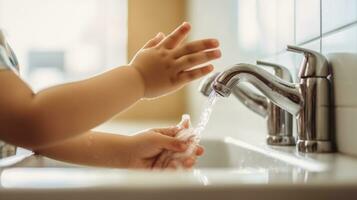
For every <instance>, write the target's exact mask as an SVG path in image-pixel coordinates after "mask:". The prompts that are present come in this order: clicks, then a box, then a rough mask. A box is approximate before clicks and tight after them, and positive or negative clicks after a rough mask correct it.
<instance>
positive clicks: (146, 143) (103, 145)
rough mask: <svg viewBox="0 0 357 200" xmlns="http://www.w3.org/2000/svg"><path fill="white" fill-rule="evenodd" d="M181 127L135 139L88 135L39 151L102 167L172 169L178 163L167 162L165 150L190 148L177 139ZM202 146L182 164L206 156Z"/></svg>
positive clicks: (146, 134)
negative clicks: (164, 156) (163, 156)
mask: <svg viewBox="0 0 357 200" xmlns="http://www.w3.org/2000/svg"><path fill="white" fill-rule="evenodd" d="M177 131H178V129H177V128H174V127H172V128H162V129H150V130H147V131H144V132H142V133H140V134H137V135H134V136H122V135H117V134H109V133H98V132H88V133H85V134H83V135H80V136H78V137H75V138H72V139H69V140H67V141H64V142H62V143H60V144H57V145H53V146H51V147H46V148H42V149H37V150H36V152H37V153H39V154H41V155H44V156H48V157H50V158H54V159H56V160H61V161H65V162H70V163H75V164H81V165H90V166H98V167H118V168H149V169H151V168H168V167H175V165H174V163H171V162H170V161H168V162H163V161H162V159H159V158H160V155H161V153H162V151H163V150H169V151H174V152H182V151H185V150H186V148H187V145H186V143H185V142H181V141H179V140H177V139H175V138H174V137H173V136H174V135H175V134H176V133H177ZM202 153H203V148H202V147H198V148H197V150H196V155H192V156H191V157H189V158H186V159H185V160H183V161H182V163H183V164H184V166H185V167H187V168H190V167H192V166H193V165H194V163H195V160H196V156H199V155H202Z"/></svg>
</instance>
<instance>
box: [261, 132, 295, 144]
mask: <svg viewBox="0 0 357 200" xmlns="http://www.w3.org/2000/svg"><path fill="white" fill-rule="evenodd" d="M266 141H267V144H268V145H274V146H294V145H295V138H294V136H287V135H268V136H267V138H266Z"/></svg>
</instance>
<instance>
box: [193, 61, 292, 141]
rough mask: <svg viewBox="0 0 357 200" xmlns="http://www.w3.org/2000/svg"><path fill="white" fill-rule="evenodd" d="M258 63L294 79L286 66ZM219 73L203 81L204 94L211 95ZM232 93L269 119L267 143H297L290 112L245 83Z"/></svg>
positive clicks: (233, 89) (202, 89)
mask: <svg viewBox="0 0 357 200" xmlns="http://www.w3.org/2000/svg"><path fill="white" fill-rule="evenodd" d="M257 64H259V65H263V66H268V67H271V68H273V69H274V73H275V74H276V75H277V76H278V77H280V78H282V79H284V80H286V81H289V82H291V81H292V78H291V75H290V72H289V70H288V69H286V68H285V67H284V66H281V65H276V64H273V63H268V62H263V61H258V62H257ZM218 75H219V73H215V74H213V75H211V76H209V77H208V78H206V79H205V80H204V81H202V82H201V86H200V91H201V93H202V94H203V95H205V96H209V94H210V93H211V92H212V90H213V88H212V84H213V82H214V80H215V79H216V77H217V76H218ZM232 93H233V95H234V96H235V97H236V98H237V99H238V100H239V101H240V102H241V103H243V104H244V105H245V106H246V107H248V108H249V109H250V110H252V111H253V112H255V113H257V114H259V115H260V116H262V117H264V118H266V119H267V128H268V135H267V138H266V141H267V144H269V145H277V146H290V145H295V138H294V137H293V132H292V115H291V114H290V113H288V112H286V111H284V110H282V109H281V108H279V107H278V106H276V105H275V104H273V103H272V102H271V101H270V100H269V99H268V98H266V97H265V96H263V95H260V94H257V93H256V92H254V91H252V90H251V89H250V88H249V87H247V86H246V85H244V84H237V85H235V86H234V87H233V88H232Z"/></svg>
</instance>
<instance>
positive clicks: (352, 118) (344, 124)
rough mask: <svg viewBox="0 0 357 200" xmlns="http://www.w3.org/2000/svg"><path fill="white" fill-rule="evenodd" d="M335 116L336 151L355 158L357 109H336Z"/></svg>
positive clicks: (356, 147) (356, 152) (356, 153)
mask: <svg viewBox="0 0 357 200" xmlns="http://www.w3.org/2000/svg"><path fill="white" fill-rule="evenodd" d="M335 116H336V129H335V135H336V142H337V150H338V151H339V152H342V153H346V154H350V155H354V156H357V145H356V141H357V131H356V130H357V123H356V116H357V107H336V108H335Z"/></svg>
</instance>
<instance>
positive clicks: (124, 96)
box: [32, 66, 144, 141]
mask: <svg viewBox="0 0 357 200" xmlns="http://www.w3.org/2000/svg"><path fill="white" fill-rule="evenodd" d="M143 94H144V85H143V82H142V79H141V77H140V74H139V73H138V72H137V71H136V70H135V69H134V68H132V67H128V66H125V67H119V68H116V69H113V70H111V71H108V72H106V73H103V74H101V75H98V76H95V77H93V78H90V79H86V80H83V81H79V82H75V83H69V84H64V85H60V86H56V87H52V88H49V89H46V90H43V91H41V92H39V93H38V94H36V96H35V97H34V99H33V104H32V105H33V106H34V109H35V110H36V112H35V113H37V115H35V117H38V120H42V121H43V120H44V121H46V122H43V123H44V124H45V126H46V127H48V129H47V128H46V127H45V130H44V131H46V132H45V133H44V135H43V136H42V137H41V138H47V139H49V140H53V141H56V140H58V139H59V140H60V139H63V138H68V137H71V136H75V135H78V134H80V133H83V132H85V131H88V130H90V129H91V128H93V127H95V126H97V125H99V124H100V123H103V122H104V121H106V120H108V119H110V118H111V117H113V116H114V115H115V114H117V113H119V112H121V111H123V110H124V109H126V108H128V107H129V106H130V105H132V104H133V103H135V102H136V101H138V100H139V99H140V98H141V97H142V96H143Z"/></svg>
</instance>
